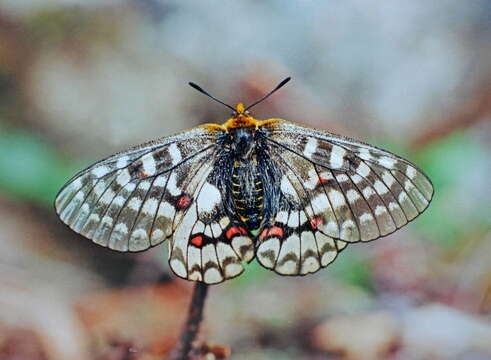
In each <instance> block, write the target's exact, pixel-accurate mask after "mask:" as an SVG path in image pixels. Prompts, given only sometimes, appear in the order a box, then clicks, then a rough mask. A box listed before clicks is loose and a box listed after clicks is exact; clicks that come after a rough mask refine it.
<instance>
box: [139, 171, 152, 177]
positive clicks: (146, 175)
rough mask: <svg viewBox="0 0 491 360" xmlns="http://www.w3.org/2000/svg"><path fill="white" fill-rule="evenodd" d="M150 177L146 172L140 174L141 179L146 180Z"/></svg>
mask: <svg viewBox="0 0 491 360" xmlns="http://www.w3.org/2000/svg"><path fill="white" fill-rule="evenodd" d="M149 176H150V175H149V174H147V173H146V172H143V171H141V172H139V173H138V177H139V178H140V179H145V178H147V177H149Z"/></svg>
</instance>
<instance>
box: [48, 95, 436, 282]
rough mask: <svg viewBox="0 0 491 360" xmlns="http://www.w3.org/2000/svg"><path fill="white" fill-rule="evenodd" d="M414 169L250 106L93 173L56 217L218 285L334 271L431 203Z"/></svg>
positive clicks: (71, 187)
mask: <svg viewBox="0 0 491 360" xmlns="http://www.w3.org/2000/svg"><path fill="white" fill-rule="evenodd" d="M432 196H433V186H432V184H431V182H430V181H429V179H428V178H427V177H426V175H424V173H423V172H422V171H421V170H419V169H418V168H417V167H416V166H415V165H414V164H412V163H411V162H409V161H407V160H405V159H403V158H401V157H398V156H397V155H394V154H392V153H390V152H388V151H385V150H382V149H379V148H376V147H374V146H371V145H368V144H365V143H363V142H359V141H356V140H353V139H349V138H345V137H342V136H339V135H335V134H331V133H329V132H326V131H320V130H316V129H312V128H308V127H304V126H302V125H299V124H296V123H292V122H289V121H285V120H281V119H269V120H257V119H255V118H254V117H252V116H251V115H250V114H249V113H248V112H247V110H246V109H245V107H244V106H243V105H242V104H239V105H237V107H236V108H235V112H234V113H233V115H232V117H231V118H230V119H228V120H227V121H226V122H225V123H224V124H223V125H218V124H206V125H202V126H199V127H197V128H194V129H191V130H188V131H185V132H183V133H181V134H177V135H175V136H171V137H167V138H163V139H159V140H156V141H154V142H151V143H147V144H144V145H141V146H138V147H135V148H132V149H130V150H128V151H126V152H122V153H119V154H116V155H113V156H111V157H109V158H107V159H105V160H102V161H100V162H98V163H96V164H94V165H92V166H90V167H89V168H87V169H85V170H83V171H82V172H80V173H79V174H77V175H76V176H75V177H74V178H73V179H71V180H70V181H69V182H68V183H67V185H65V186H64V187H63V188H62V190H61V191H60V193H59V194H58V196H57V198H56V201H55V208H56V211H57V213H58V215H59V216H60V218H61V219H62V221H63V222H65V223H66V224H67V225H69V226H70V227H71V228H72V229H73V230H74V231H76V232H79V233H81V234H82V235H84V236H86V237H88V238H90V239H92V240H93V241H94V242H96V243H97V244H100V245H102V246H106V247H109V248H111V249H114V250H118V251H141V250H145V249H147V248H149V247H152V246H155V245H158V244H160V243H161V242H163V241H165V240H167V241H168V243H169V263H170V266H171V268H172V270H173V271H174V272H175V273H176V274H177V275H178V276H180V277H182V278H185V279H188V280H194V281H203V282H206V283H209V284H214V283H219V282H222V281H224V280H227V279H230V278H233V277H236V276H238V275H239V274H241V273H242V272H243V271H244V267H243V265H242V263H243V262H249V261H252V260H253V259H254V258H257V260H258V261H259V263H260V264H261V265H263V266H264V267H266V268H268V269H271V270H273V271H275V272H276V273H278V274H282V275H305V274H308V273H313V272H316V271H317V270H319V269H320V268H322V267H325V266H327V265H329V264H330V263H331V262H332V261H334V259H335V258H336V257H337V254H338V253H339V252H340V251H341V250H343V249H344V248H345V247H346V246H347V244H350V243H355V242H360V241H370V240H374V239H377V238H379V237H382V236H385V235H388V234H390V233H392V232H394V231H395V230H397V229H398V228H400V227H402V226H404V225H405V224H406V223H408V222H409V221H411V220H413V219H414V218H415V217H417V216H418V215H419V214H420V213H421V212H423V211H424V210H425V209H426V207H427V206H428V205H429V202H430V201H431V198H432Z"/></svg>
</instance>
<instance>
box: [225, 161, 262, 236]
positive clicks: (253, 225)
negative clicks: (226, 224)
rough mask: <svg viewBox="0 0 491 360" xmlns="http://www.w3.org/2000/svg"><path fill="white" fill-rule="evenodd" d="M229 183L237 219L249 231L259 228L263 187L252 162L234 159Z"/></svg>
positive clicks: (259, 175)
mask: <svg viewBox="0 0 491 360" xmlns="http://www.w3.org/2000/svg"><path fill="white" fill-rule="evenodd" d="M231 183H232V184H231V185H232V186H231V189H232V198H233V202H234V207H235V213H236V214H237V217H238V220H240V221H241V222H242V223H243V224H244V225H245V227H246V228H247V229H248V230H249V231H254V230H257V229H259V227H260V226H261V223H262V221H263V218H264V214H263V212H264V188H263V182H262V178H261V174H260V173H259V172H258V170H257V167H256V166H255V164H254V162H253V161H252V162H249V161H240V160H234V164H233V168H232V176H231Z"/></svg>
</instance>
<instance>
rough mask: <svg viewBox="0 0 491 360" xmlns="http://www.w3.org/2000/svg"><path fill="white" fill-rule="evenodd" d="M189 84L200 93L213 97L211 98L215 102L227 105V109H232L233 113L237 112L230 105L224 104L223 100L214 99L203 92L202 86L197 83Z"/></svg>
mask: <svg viewBox="0 0 491 360" xmlns="http://www.w3.org/2000/svg"><path fill="white" fill-rule="evenodd" d="M188 84H189V86H191V87H192V88H194V89H196V90H198V91H199V92H200V93H202V94H205V95H206V96H209V97H211V98H212V99H213V100H215V101H216V102H219V103H220V104H222V105H225V106H226V107H228V108H230V109H232V110H233V111H235V109H234V108H233V107H232V106H230V105H228V104H225V103H224V102H223V101H222V100H220V99H217V98H216V97H214V96H213V95H210V94H209V93H208V92H206V91H205V90H203V89H202V88H201V87H200V86H198V85H196V84H195V83H193V82H190V83H188Z"/></svg>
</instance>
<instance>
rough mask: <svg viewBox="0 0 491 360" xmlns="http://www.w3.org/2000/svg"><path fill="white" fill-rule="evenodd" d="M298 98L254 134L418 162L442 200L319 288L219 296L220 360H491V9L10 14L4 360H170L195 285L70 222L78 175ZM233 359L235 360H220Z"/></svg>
mask: <svg viewBox="0 0 491 360" xmlns="http://www.w3.org/2000/svg"><path fill="white" fill-rule="evenodd" d="M286 76H292V78H293V80H292V81H291V82H290V83H289V84H288V85H287V86H286V87H285V88H284V89H282V90H281V91H280V92H278V93H276V94H275V95H274V96H273V97H272V98H270V99H269V100H268V101H266V102H264V103H262V104H260V105H258V106H257V107H256V108H255V109H254V110H255V111H254V113H255V116H256V117H258V118H260V119H264V118H269V117H283V118H286V119H289V120H292V121H296V122H301V123H304V124H307V125H311V126H315V127H317V128H321V129H326V130H330V131H332V132H336V133H341V134H344V135H349V136H352V137H355V138H359V139H362V140H365V141H368V142H370V143H372V144H374V145H378V146H382V147H385V148H387V149H389V150H392V151H393V152H396V153H398V154H400V155H402V156H405V157H407V158H409V159H411V160H412V161H414V162H415V163H417V164H418V165H419V166H420V167H421V168H422V169H424V170H425V171H426V172H427V174H428V175H429V176H430V178H431V179H432V180H433V183H434V185H435V190H436V194H435V198H434V200H433V203H432V204H431V206H430V207H429V209H428V210H427V211H426V212H425V213H424V214H422V215H421V216H420V217H419V218H418V219H417V220H415V221H414V222H412V223H411V224H410V225H408V226H406V227H405V228H404V229H402V230H400V231H398V232H397V233H395V234H393V235H390V236H388V237H386V238H383V239H381V240H378V241H376V242H373V243H368V244H359V245H352V246H350V247H349V248H348V249H347V250H346V251H345V252H343V253H342V254H341V255H340V257H339V258H338V259H337V260H336V261H335V263H334V264H333V265H331V266H329V267H328V268H326V269H324V270H321V271H319V272H318V273H316V274H314V275H310V276H307V277H302V278H288V277H280V276H278V275H276V274H274V273H271V272H269V271H268V270H266V269H263V268H261V267H260V266H259V265H258V264H257V263H256V262H253V263H251V264H250V265H249V266H248V267H247V269H246V272H245V273H244V274H243V275H241V276H240V277H239V278H237V279H234V280H231V281H227V282H226V283H224V284H222V285H217V286H213V287H212V288H211V291H210V295H209V298H208V302H207V305H206V310H205V321H204V326H203V332H202V339H203V340H206V343H207V344H208V346H209V347H210V349H211V350H210V354H209V355H208V357H207V359H213V358H220V353H227V352H228V348H231V349H232V355H231V358H232V359H239V360H241V359H248V360H251V359H252V360H256V359H257V360H263V359H265V360H266V359H287V360H288V359H394V360H395V359H401V360H402V359H404V360H405V359H415V360H418V359H466V360H467V359H470V360H481V359H482V360H484V359H491V322H490V320H491V316H490V315H491V260H490V257H491V231H490V229H491V227H490V225H491V205H490V204H491V201H490V200H491V185H490V184H491V182H490V181H491V180H490V179H491V160H490V157H491V153H490V143H491V135H490V134H491V132H490V130H491V122H490V119H491V1H489V0H476V1H468V2H467V1H459V0H444V1H438V2H428V1H423V0H415V1H411V2H409V1H403V0H392V1H389V0H384V1H378V2H371V1H361V0H347V1H342V2H334V1H329V2H327V1H309V0H305V1H303V0H291V1H288V2H286V1H280V0H272V1H253V0H250V1H242V0H239V1H234V2H224V1H218V0H208V1H189V0H187V1H186V0H185V1H178V0H169V1H166V0H119V1H117V0H99V1H98V0H86V1H84V0H37V1H36V0H0V360H4V359H16V360H34V359H35V360H38V359H39V360H41V359H42V360H44V359H46V360H62V359H63V360H64V359H74V360H84V359H97V360H119V359H121V360H122V359H133V360H135V359H138V360H141V359H145V360H153V359H163V358H164V356H165V354H166V353H167V352H168V351H169V349H170V348H171V347H172V346H173V343H174V341H175V339H176V337H177V336H178V334H179V331H180V329H181V325H182V321H183V320H184V317H185V315H186V307H187V304H188V302H189V298H190V290H191V284H190V283H188V282H186V281H184V280H181V279H178V278H177V277H176V276H175V275H173V274H172V272H171V271H170V269H169V267H168V264H167V249H166V246H165V245H164V246H160V247H157V248H155V249H152V250H150V251H148V252H144V253H139V254H121V253H115V252H112V251H110V250H107V249H104V248H102V247H99V246H97V245H94V244H92V243H91V242H90V241H88V240H86V239H84V238H82V237H81V236H79V235H77V234H75V233H73V232H71V231H69V230H68V229H67V228H66V227H65V226H63V225H62V224H61V222H60V221H58V220H57V218H56V216H55V214H54V211H53V207H52V202H53V199H54V196H55V195H56V193H57V191H58V189H59V188H60V187H61V186H62V185H63V184H64V182H65V181H66V180H68V179H69V178H70V177H71V176H72V175H73V174H74V173H75V172H76V171H78V170H80V169H82V168H83V167H85V166H87V165H89V164H90V163H92V162H94V161H96V160H98V159H100V158H102V157H105V156H107V155H110V154H112V153H114V152H117V151H120V150H124V149H125V148H126V147H128V146H129V145H134V144H137V143H141V142H143V141H145V140H149V139H151V138H156V137H160V136H166V135H170V134H172V133H175V132H177V131H180V130H182V129H185V128H189V127H192V126H195V125H197V124H200V123H202V122H218V123H221V122H223V121H224V120H225V119H226V118H227V117H228V116H229V111H228V109H226V108H224V107H221V106H220V105H219V104H217V103H215V102H212V101H211V100H209V99H207V98H206V97H204V96H203V95H201V94H199V93H198V92H196V91H194V90H193V89H191V88H190V87H189V86H188V85H187V82H188V81H194V82H196V83H198V84H200V85H201V86H203V87H204V88H205V89H207V90H208V91H210V92H211V93H212V94H214V95H216V96H218V97H220V98H222V99H224V100H225V101H226V102H228V103H231V104H235V103H236V102H238V101H243V102H245V103H248V102H251V101H253V100H255V99H256V98H258V97H259V96H261V95H263V94H264V93H265V92H267V91H268V90H270V89H271V88H272V87H273V86H274V85H276V84H277V83H278V82H279V81H280V80H281V79H283V78H284V77H286ZM211 353H214V354H215V355H212V354H211Z"/></svg>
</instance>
